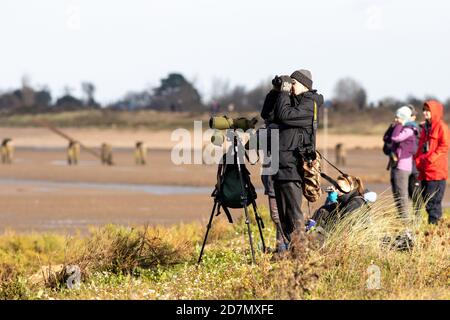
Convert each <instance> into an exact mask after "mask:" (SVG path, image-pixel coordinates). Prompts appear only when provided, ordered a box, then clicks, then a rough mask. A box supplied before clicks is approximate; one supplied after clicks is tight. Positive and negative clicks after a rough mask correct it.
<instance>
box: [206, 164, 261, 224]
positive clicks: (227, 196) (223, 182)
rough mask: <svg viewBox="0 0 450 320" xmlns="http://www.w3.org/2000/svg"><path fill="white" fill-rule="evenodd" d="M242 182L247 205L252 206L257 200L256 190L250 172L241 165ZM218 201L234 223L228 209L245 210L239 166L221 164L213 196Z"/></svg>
mask: <svg viewBox="0 0 450 320" xmlns="http://www.w3.org/2000/svg"><path fill="white" fill-rule="evenodd" d="M241 173H242V180H243V183H244V188H245V193H246V195H247V205H250V204H252V203H253V202H254V201H255V200H256V198H257V194H256V190H255V187H254V186H253V184H252V183H251V181H250V172H249V171H248V170H247V168H246V167H245V165H243V164H241ZM212 196H213V197H215V198H216V201H217V202H218V203H219V205H220V206H221V207H222V208H223V209H224V211H225V213H226V215H227V217H228V220H229V221H230V223H233V219H232V218H231V214H230V212H229V210H228V208H232V209H239V208H243V207H244V205H243V199H242V186H241V182H240V180H239V172H238V166H237V164H220V165H219V168H218V170H217V185H216V188H215V190H214V192H213V194H212Z"/></svg>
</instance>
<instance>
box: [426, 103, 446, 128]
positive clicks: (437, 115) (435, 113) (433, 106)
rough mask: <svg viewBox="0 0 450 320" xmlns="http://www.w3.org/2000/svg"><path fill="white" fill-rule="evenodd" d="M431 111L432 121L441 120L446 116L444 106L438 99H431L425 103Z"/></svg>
mask: <svg viewBox="0 0 450 320" xmlns="http://www.w3.org/2000/svg"><path fill="white" fill-rule="evenodd" d="M424 105H425V106H427V107H428V108H430V111H431V122H432V123H433V122H439V121H441V120H442V117H443V116H444V106H443V105H442V104H441V103H439V102H438V101H436V100H429V101H427V102H425V104H424Z"/></svg>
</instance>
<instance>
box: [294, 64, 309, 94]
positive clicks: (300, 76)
mask: <svg viewBox="0 0 450 320" xmlns="http://www.w3.org/2000/svg"><path fill="white" fill-rule="evenodd" d="M291 78H292V79H295V80H297V81H298V82H300V83H301V84H302V85H304V86H305V87H307V88H308V89H309V90H312V86H313V81H312V74H311V71H309V70H305V69H301V70H297V71H294V73H292V74H291Z"/></svg>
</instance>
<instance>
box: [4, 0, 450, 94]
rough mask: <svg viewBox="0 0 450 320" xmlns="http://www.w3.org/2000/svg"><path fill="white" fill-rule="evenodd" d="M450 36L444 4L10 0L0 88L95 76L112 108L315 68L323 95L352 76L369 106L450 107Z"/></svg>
mask: <svg viewBox="0 0 450 320" xmlns="http://www.w3.org/2000/svg"><path fill="white" fill-rule="evenodd" d="M449 38H450V1H445V0H427V1H417V0H409V1H408V0H391V1H388V0H334V1H331V0H329V1H326V0H316V1H311V0H309V1H303V0H284V1H281V2H280V1H273V0H271V1H266V0H247V1H245V0H226V1H225V0H222V1H215V0H190V1H186V0H164V1H162V0H128V1H125V0H109V1H107V0H40V1H35V0H2V1H1V4H0V39H1V46H0V91H6V90H10V89H13V88H17V87H19V86H20V85H21V79H22V78H23V76H24V75H26V77H27V78H28V79H29V81H30V83H31V85H32V86H33V87H43V86H48V87H49V88H50V89H51V90H52V94H53V96H54V97H55V96H58V95H61V94H62V93H63V92H64V88H65V87H70V88H72V89H73V94H75V95H81V88H80V83H81V82H82V81H90V82H93V83H94V84H95V85H96V87H97V92H96V98H97V99H98V100H99V101H100V102H102V103H109V102H113V101H115V100H117V99H119V98H121V97H122V96H124V95H125V93H126V92H129V91H138V90H143V89H146V88H151V87H156V86H157V85H158V84H159V81H160V79H161V78H163V77H165V76H166V75H167V74H168V73H169V72H180V73H182V74H183V75H185V77H186V78H187V79H189V80H191V81H193V82H194V83H195V85H196V86H197V88H198V89H199V91H200V92H201V93H202V94H203V95H204V96H205V98H206V99H207V98H209V97H210V95H211V93H212V91H213V88H214V85H213V84H214V83H217V82H218V81H229V82H230V85H231V86H235V85H243V86H245V87H246V88H248V89H250V88H252V87H254V86H256V85H258V84H260V83H261V81H268V79H271V78H272V77H273V76H274V75H275V74H290V73H292V72H293V71H294V70H297V69H301V68H306V69H309V70H311V72H312V74H313V80H314V87H315V88H316V89H317V90H318V91H320V92H321V93H323V94H324V95H325V98H331V97H332V96H333V93H334V86H335V84H336V82H337V81H338V80H339V79H340V78H343V77H351V78H354V79H356V80H357V81H359V82H360V83H361V84H362V85H363V86H364V88H365V89H366V90H367V93H368V98H369V100H370V101H376V100H379V99H381V98H384V97H396V98H400V99H401V98H406V97H407V96H408V95H410V94H412V95H415V96H418V97H423V96H425V95H432V96H435V97H437V98H439V99H441V100H446V99H447V98H449V97H450V62H449V61H448V60H449V59H450V41H449Z"/></svg>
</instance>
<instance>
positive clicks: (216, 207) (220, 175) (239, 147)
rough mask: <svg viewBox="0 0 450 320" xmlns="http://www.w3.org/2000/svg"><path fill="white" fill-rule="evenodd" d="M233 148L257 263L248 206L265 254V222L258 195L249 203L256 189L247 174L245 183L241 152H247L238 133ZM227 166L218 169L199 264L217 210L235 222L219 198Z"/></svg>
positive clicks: (246, 222) (246, 219) (251, 247)
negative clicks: (250, 195)
mask: <svg viewBox="0 0 450 320" xmlns="http://www.w3.org/2000/svg"><path fill="white" fill-rule="evenodd" d="M232 148H233V149H232V150H233V159H234V162H233V163H234V164H236V165H237V171H238V175H239V182H240V186H241V195H240V196H241V206H242V208H244V215H245V224H246V225H247V232H248V238H249V242H250V250H251V254H252V263H256V260H255V251H254V248H253V238H252V233H251V230H250V220H249V213H248V208H247V207H248V205H250V204H251V205H252V207H253V212H254V213H255V220H256V223H257V225H258V229H259V235H260V237H261V242H262V250H263V252H266V244H265V242H264V237H263V233H262V229H264V222H263V220H262V219H261V216H260V215H259V214H258V208H257V206H256V201H255V199H256V195H255V197H252V199H251V201H249V198H248V189H250V190H254V187H253V185H252V184H251V181H250V177H249V176H248V173H247V172H245V174H246V182H247V183H245V182H244V176H243V172H242V168H241V165H242V166H244V168H245V165H243V164H241V160H240V157H239V150H242V151H243V152H245V149H244V147H243V145H242V142H241V140H240V139H239V137H238V136H237V134H236V132H234V137H233V145H232ZM224 159H225V157H224ZM221 166H223V169H224V170H221V169H222V167H221ZM226 166H227V164H226V163H225V161H224V163H223V164H220V165H219V169H218V173H217V175H218V179H217V180H218V181H217V185H216V187H215V189H214V191H213V193H212V195H211V196H213V197H214V205H213V208H212V211H211V216H210V218H209V222H208V224H207V226H206V233H205V238H204V240H203V245H202V249H201V251H200V256H199V257H198V262H197V263H198V264H199V263H200V262H201V261H202V256H203V251H204V249H205V245H206V240H207V238H208V234H209V230H210V229H211V226H212V220H213V218H214V213H215V212H216V210H217V214H216V215H219V214H220V207H222V208H223V209H224V211H225V213H226V215H227V217H228V220H229V222H230V223H232V222H233V220H232V218H231V215H230V213H229V211H228V208H227V207H225V206H223V205H222V203H221V201H220V199H219V197H218V195H219V191H220V188H221V182H222V178H223V174H224V173H225V169H226ZM249 202H250V203H249Z"/></svg>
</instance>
